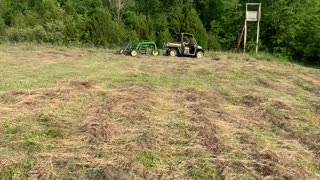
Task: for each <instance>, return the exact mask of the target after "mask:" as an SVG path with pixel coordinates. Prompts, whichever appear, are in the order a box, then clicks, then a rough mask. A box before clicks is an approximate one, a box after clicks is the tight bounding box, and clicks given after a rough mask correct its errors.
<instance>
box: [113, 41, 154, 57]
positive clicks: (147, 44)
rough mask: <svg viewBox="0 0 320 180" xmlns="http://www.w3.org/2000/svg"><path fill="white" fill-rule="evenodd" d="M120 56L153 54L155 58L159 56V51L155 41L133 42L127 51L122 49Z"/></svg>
mask: <svg viewBox="0 0 320 180" xmlns="http://www.w3.org/2000/svg"><path fill="white" fill-rule="evenodd" d="M119 54H125V55H131V56H133V57H135V56H137V55H138V54H151V55H153V56H158V55H159V49H158V48H157V45H156V43H155V42H153V41H146V40H143V41H132V42H130V43H129V44H128V45H127V47H126V48H125V49H120V51H119Z"/></svg>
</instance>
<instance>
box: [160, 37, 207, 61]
mask: <svg viewBox="0 0 320 180" xmlns="http://www.w3.org/2000/svg"><path fill="white" fill-rule="evenodd" d="M163 47H164V48H166V49H167V51H166V55H167V56H180V57H186V56H187V57H197V58H203V57H204V50H203V48H202V47H201V46H199V45H198V43H197V40H196V38H195V37H194V35H193V34H189V33H181V34H179V35H178V42H176V43H166V44H164V46H163Z"/></svg>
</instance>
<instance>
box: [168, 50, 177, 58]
mask: <svg viewBox="0 0 320 180" xmlns="http://www.w3.org/2000/svg"><path fill="white" fill-rule="evenodd" d="M177 54H178V52H177V50H175V49H170V51H169V55H170V56H171V57H174V56H177Z"/></svg>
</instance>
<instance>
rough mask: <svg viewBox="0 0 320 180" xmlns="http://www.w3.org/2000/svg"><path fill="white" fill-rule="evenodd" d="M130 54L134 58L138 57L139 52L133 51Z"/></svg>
mask: <svg viewBox="0 0 320 180" xmlns="http://www.w3.org/2000/svg"><path fill="white" fill-rule="evenodd" d="M130 54H131V56H132V57H136V56H137V55H138V52H137V51H136V50H132V51H131V52H130Z"/></svg>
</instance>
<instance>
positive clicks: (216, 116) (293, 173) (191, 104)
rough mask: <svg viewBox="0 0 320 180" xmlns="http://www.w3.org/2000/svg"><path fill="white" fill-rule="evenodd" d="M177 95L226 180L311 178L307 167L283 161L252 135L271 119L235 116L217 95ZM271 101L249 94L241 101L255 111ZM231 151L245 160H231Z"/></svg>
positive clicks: (192, 92) (192, 91)
mask: <svg viewBox="0 0 320 180" xmlns="http://www.w3.org/2000/svg"><path fill="white" fill-rule="evenodd" d="M174 93H176V94H177V102H178V103H180V104H181V105H182V106H184V107H185V108H186V109H187V110H188V111H189V113H190V114H189V121H190V122H191V123H192V126H193V128H194V129H195V133H197V135H198V138H199V139H200V143H201V144H202V145H203V146H205V147H207V149H208V150H209V151H210V153H211V155H212V157H213V159H212V161H213V162H214V163H215V164H216V168H217V169H218V171H219V172H220V173H219V174H220V176H221V177H222V178H227V179H230V178H231V179H234V178H248V177H253V178H257V179H263V178H267V179H268V178H272V179H273V178H276V179H278V178H280V179H287V178H289V179H292V178H298V179H299V178H301V179H305V178H307V177H309V173H308V172H307V171H305V170H304V168H303V167H301V166H300V165H297V164H295V163H293V164H292V163H291V162H292V161H291V160H290V159H283V158H282V157H281V155H280V154H277V153H278V152H279V151H278V150H273V149H270V147H266V146H265V145H263V144H261V142H260V141H259V140H258V139H256V138H255V136H254V134H252V130H251V127H252V126H257V125H258V126H259V121H261V120H262V121H270V119H268V118H267V117H263V116H259V115H258V116H256V117H254V118H253V119H255V121H254V122H248V120H245V119H246V118H247V117H246V116H243V117H242V115H243V114H246V113H239V114H235V115H232V114H230V113H228V112H225V109H224V108H225V107H221V106H220V105H219V104H220V103H222V101H223V100H222V96H220V95H219V94H218V93H215V92H204V91H198V90H195V89H186V90H179V91H176V92H174ZM267 100H268V99H266V98H260V97H255V96H249V95H248V96H244V97H243V98H242V100H241V101H242V103H243V104H244V106H245V107H248V109H250V110H251V108H252V107H256V106H257V107H259V106H260V104H262V103H264V102H266V101H267ZM254 109H255V108H254ZM258 109H259V108H258ZM250 110H249V111H250ZM255 115H257V114H255ZM250 118H251V119H252V117H250ZM257 118H258V119H257ZM242 120H245V121H243V122H242ZM257 122H258V124H256V123H257ZM242 123H247V124H242ZM225 139H233V140H232V141H231V143H230V142H228V141H224V140H225ZM227 152H237V153H240V154H242V156H243V157H241V158H230V157H229V156H228V155H227V154H226V153H227Z"/></svg>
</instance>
